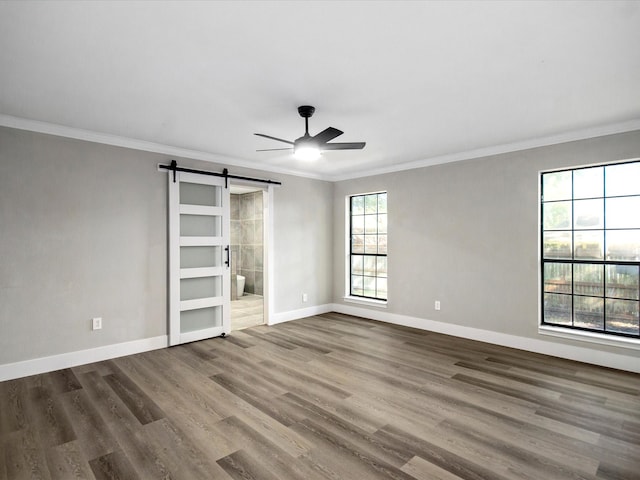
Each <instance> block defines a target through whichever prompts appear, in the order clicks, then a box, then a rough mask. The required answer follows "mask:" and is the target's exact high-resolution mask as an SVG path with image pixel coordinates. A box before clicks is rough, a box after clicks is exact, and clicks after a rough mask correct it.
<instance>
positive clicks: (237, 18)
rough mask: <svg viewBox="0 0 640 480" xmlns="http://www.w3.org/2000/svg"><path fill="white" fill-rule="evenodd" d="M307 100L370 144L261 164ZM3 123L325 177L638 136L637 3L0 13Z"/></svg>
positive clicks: (16, 5) (299, 123) (7, 5)
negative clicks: (310, 157) (606, 136)
mask: <svg viewBox="0 0 640 480" xmlns="http://www.w3.org/2000/svg"><path fill="white" fill-rule="evenodd" d="M303 104H311V105H314V106H315V107H316V114H315V115H314V116H313V118H311V119H310V131H311V134H312V135H313V134H315V133H318V132H319V131H321V130H323V129H324V128H326V127H328V126H333V127H336V128H339V129H340V130H343V131H344V132H345V133H344V135H342V136H341V137H339V138H338V139H336V140H335V141H341V142H350V141H366V142H367V146H366V147H365V149H364V150H362V151H340V152H325V153H324V155H323V158H322V159H321V160H320V161H317V162H314V163H304V162H301V161H298V160H295V159H293V157H292V156H291V154H289V153H287V152H256V151H255V150H256V149H260V148H276V147H281V146H286V145H284V144H279V143H277V142H273V141H270V140H267V139H264V138H259V137H256V136H254V135H253V133H254V132H260V133H265V134H268V135H272V136H276V137H280V138H286V139H290V140H294V139H295V138H297V137H299V136H301V135H302V133H303V132H304V121H303V120H302V119H301V118H300V117H299V116H298V113H297V110H296V108H297V107H298V106H299V105H303ZM0 124H4V125H10V126H18V127H20V128H27V129H33V130H40V131H49V132H54V133H59V134H63V135H68V136H75V137H78V138H83V137H84V138H88V139H97V140H99V141H104V142H106V143H113V144H124V145H130V146H134V147H136V146H137V147H138V148H143V149H151V150H153V149H156V150H158V151H169V152H175V153H176V154H180V153H185V154H191V156H195V157H197V158H203V159H208V160H212V161H224V162H225V163H229V164H231V165H244V166H254V167H257V168H260V169H263V170H269V171H275V172H290V173H296V174H301V175H306V176H312V177H318V178H325V179H330V180H331V179H333V180H335V179H341V178H349V177H354V176H361V175H368V174H371V173H377V172H383V171H392V170H398V169H404V168H408V167H411V166H419V165H428V164H434V163H440V162H444V161H453V160H460V159H464V158H472V157H474V156H478V155H480V154H485V153H495V152H502V151H510V150H517V149H519V148H525V147H530V146H537V145H544V144H550V143H556V142H558V141H566V140H572V139H578V138H585V137H589V136H596V135H601V134H606V133H613V132H618V131H629V130H635V129H640V2H637V1H630V2H615V1H604V2H598V1H576V2H555V1H553V2H544V1H536V2H506V1H498V2H482V1H479V2H477V1H476V2H437V1H432V2H420V1H411V2H400V1H393V2H392V1H388V2H386V1H377V2H367V1H353V2H348V1H342V2H338V1H320V2H315V1H294V2H284V1H280V2H274V1H258V2H250V1H243V2H224V1H217V2H147V1H143V2H98V1H91V2H76V1H71V2H59V1H47V2H39V1H30V2H21V1H18V2H12V1H2V2H0ZM149 142H150V143H149ZM152 144H153V145H152ZM183 149H184V150H183Z"/></svg>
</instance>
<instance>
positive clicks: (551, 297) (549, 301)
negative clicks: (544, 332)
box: [543, 293, 571, 325]
mask: <svg viewBox="0 0 640 480" xmlns="http://www.w3.org/2000/svg"><path fill="white" fill-rule="evenodd" d="M543 315H544V321H545V322H547V323H556V324H559V325H571V295H559V294H557V293H545V294H544V313H543Z"/></svg>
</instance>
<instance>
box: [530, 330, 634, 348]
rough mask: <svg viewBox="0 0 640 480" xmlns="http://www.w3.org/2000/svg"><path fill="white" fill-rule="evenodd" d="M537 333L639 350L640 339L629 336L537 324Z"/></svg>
mask: <svg viewBox="0 0 640 480" xmlns="http://www.w3.org/2000/svg"><path fill="white" fill-rule="evenodd" d="M538 333H539V334H540V335H549V336H552V337H560V338H566V339H569V340H577V341H579V342H589V343H597V344H599V345H609V346H611V347H621V348H628V349H631V350H640V340H637V339H635V338H629V337H618V336H615V335H611V334H610V333H597V332H587V331H582V330H573V329H569V328H562V327H554V326H551V325H539V326H538Z"/></svg>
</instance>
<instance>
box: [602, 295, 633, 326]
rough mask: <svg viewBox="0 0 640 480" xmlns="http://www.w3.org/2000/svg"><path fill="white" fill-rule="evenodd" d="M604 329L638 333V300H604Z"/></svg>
mask: <svg viewBox="0 0 640 480" xmlns="http://www.w3.org/2000/svg"><path fill="white" fill-rule="evenodd" d="M605 305H606V314H607V321H606V330H607V331H609V332H617V333H627V334H632V335H638V334H639V333H640V331H639V330H638V302H636V301H631V300H613V299H610V298H607V300H606V303H605Z"/></svg>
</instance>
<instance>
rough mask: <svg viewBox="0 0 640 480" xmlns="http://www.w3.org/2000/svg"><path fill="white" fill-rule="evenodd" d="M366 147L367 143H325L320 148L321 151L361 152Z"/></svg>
mask: <svg viewBox="0 0 640 480" xmlns="http://www.w3.org/2000/svg"><path fill="white" fill-rule="evenodd" d="M365 145H366V143H365V142H350V143H325V144H324V145H321V146H320V150H361V149H363V148H364V146H365Z"/></svg>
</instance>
